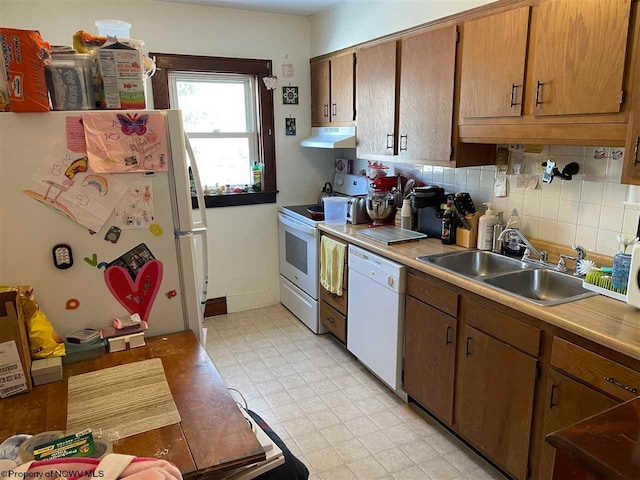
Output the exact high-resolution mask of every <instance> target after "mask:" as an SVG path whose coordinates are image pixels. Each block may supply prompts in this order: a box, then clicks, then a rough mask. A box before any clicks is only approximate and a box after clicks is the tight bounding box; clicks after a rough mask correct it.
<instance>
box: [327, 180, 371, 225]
mask: <svg viewBox="0 0 640 480" xmlns="http://www.w3.org/2000/svg"><path fill="white" fill-rule="evenodd" d="M333 186H334V193H335V194H336V195H339V196H347V197H349V202H348V204H347V223H351V224H353V225H358V224H361V223H369V222H370V221H371V219H370V218H369V215H368V214H367V204H366V199H367V193H368V187H367V177H360V176H358V175H353V174H349V173H343V172H336V173H335V175H334V177H333Z"/></svg>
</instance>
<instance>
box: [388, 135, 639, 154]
mask: <svg viewBox="0 0 640 480" xmlns="http://www.w3.org/2000/svg"><path fill="white" fill-rule="evenodd" d="M638 138H640V137H638ZM389 139H391V144H389ZM387 150H393V133H387Z"/></svg>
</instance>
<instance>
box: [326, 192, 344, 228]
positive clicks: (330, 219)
mask: <svg viewBox="0 0 640 480" xmlns="http://www.w3.org/2000/svg"><path fill="white" fill-rule="evenodd" d="M323 202H324V221H325V222H326V223H327V224H328V225H345V224H346V223H347V203H348V202H349V198H348V197H325V198H324V199H323Z"/></svg>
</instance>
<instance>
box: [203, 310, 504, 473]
mask: <svg viewBox="0 0 640 480" xmlns="http://www.w3.org/2000/svg"><path fill="white" fill-rule="evenodd" d="M206 324H207V327H208V336H207V345H206V347H207V351H208V352H209V355H210V356H211V358H212V360H213V362H214V363H215V364H216V367H217V368H218V370H219V372H220V374H221V375H222V377H223V378H224V380H225V381H226V382H227V385H228V386H229V387H230V388H235V389H237V390H239V391H240V392H242V395H243V396H244V398H245V399H246V401H247V403H248V406H249V408H250V409H252V410H253V411H255V412H257V413H258V414H259V415H260V416H261V417H262V418H263V419H264V420H265V421H266V422H267V423H268V424H269V425H270V426H271V427H272V428H273V430H274V431H275V432H276V433H277V434H278V435H279V436H280V438H282V440H283V441H284V442H285V443H286V444H287V447H289V449H290V450H291V451H292V453H293V454H294V455H296V456H297V457H298V458H299V459H300V460H302V461H303V462H304V463H305V465H306V466H307V467H308V468H309V472H310V479H312V480H350V479H359V480H369V479H376V478H388V479H391V478H393V479H403V480H404V479H406V480H410V479H424V480H485V479H496V480H504V478H505V477H503V476H502V475H500V474H499V473H498V472H497V471H496V470H495V469H493V468H492V467H491V466H490V465H489V464H487V463H486V462H485V461H484V460H482V459H481V458H480V457H479V456H478V455H476V454H475V453H474V452H473V451H471V450H470V449H469V448H468V447H466V446H465V445H464V444H463V443H462V442H460V441H459V440H457V439H456V438H455V437H454V436H453V435H451V434H450V433H448V432H447V431H446V430H445V429H444V428H442V427H441V426H440V425H439V424H438V423H437V422H435V421H434V420H433V419H431V418H430V417H428V416H426V415H424V414H422V413H418V412H417V411H416V409H415V408H414V407H410V406H409V405H407V404H406V403H404V402H403V401H402V400H401V399H400V398H399V397H397V396H396V395H395V394H394V393H392V392H391V391H390V390H389V389H388V388H387V387H386V386H385V385H384V384H383V383H381V382H380V381H379V380H377V379H376V378H375V377H374V376H373V375H372V374H371V373H369V371H368V370H366V369H365V368H364V367H363V366H362V365H361V364H360V363H359V362H358V361H357V360H356V359H355V357H354V356H353V355H351V354H350V353H349V352H347V350H346V349H345V348H344V347H342V346H341V345H340V344H339V343H338V342H337V341H336V340H335V339H333V338H332V337H331V335H329V334H327V335H314V334H313V333H312V332H311V331H310V330H309V329H307V328H306V327H305V326H304V325H303V324H302V323H301V322H300V321H299V320H298V319H297V318H295V317H294V316H293V315H292V314H291V313H290V312H289V311H288V310H287V309H286V308H285V307H283V306H282V305H277V306H270V307H266V308H260V309H256V310H249V311H246V312H240V313H232V314H228V315H221V316H216V317H211V318H208V319H207V320H206ZM235 396H236V398H238V397H237V394H235Z"/></svg>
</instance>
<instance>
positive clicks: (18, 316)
mask: <svg viewBox="0 0 640 480" xmlns="http://www.w3.org/2000/svg"><path fill="white" fill-rule="evenodd" d="M30 372H31V353H30V352H29V340H28V337H27V327H26V325H25V323H24V318H23V317H22V309H21V308H20V299H19V297H18V292H1V293H0V398H5V397H8V396H11V395H15V394H17V393H21V392H28V391H30V390H31V387H32V383H31V374H30Z"/></svg>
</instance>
